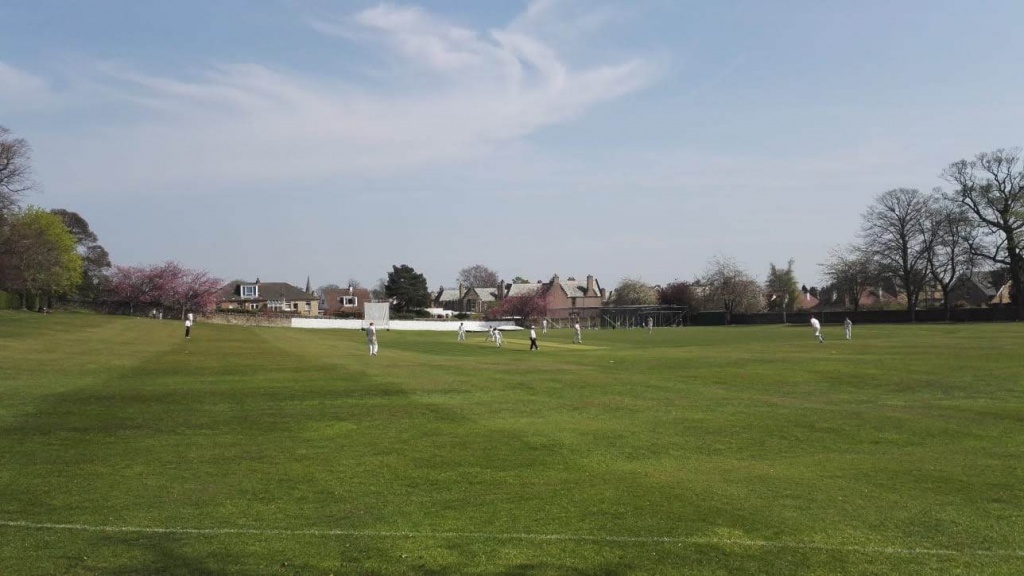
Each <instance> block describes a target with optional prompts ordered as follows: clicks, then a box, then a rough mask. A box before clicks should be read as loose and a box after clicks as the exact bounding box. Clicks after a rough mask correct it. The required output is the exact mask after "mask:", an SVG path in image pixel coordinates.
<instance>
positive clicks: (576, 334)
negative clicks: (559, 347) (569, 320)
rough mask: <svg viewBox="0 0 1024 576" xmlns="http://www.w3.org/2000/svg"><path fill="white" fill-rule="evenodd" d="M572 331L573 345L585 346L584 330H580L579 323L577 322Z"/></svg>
mask: <svg viewBox="0 0 1024 576" xmlns="http://www.w3.org/2000/svg"><path fill="white" fill-rule="evenodd" d="M572 330H573V335H572V343H573V344H583V332H582V331H581V330H582V329H581V328H580V323H579V321H577V322H576V323H575V324H573V325H572Z"/></svg>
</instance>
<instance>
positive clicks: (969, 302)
mask: <svg viewBox="0 0 1024 576" xmlns="http://www.w3.org/2000/svg"><path fill="white" fill-rule="evenodd" d="M986 276H987V274H977V273H976V274H963V275H961V276H960V277H958V278H957V279H956V280H954V281H953V283H952V284H951V285H950V286H949V301H950V302H952V303H953V306H957V307H971V308H976V307H980V306H989V305H991V304H992V303H993V300H997V299H998V298H999V292H1000V290H999V289H997V288H996V287H995V286H993V285H992V283H991V282H989V281H988V280H987V278H986Z"/></svg>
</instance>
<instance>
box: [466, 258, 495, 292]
mask: <svg viewBox="0 0 1024 576" xmlns="http://www.w3.org/2000/svg"><path fill="white" fill-rule="evenodd" d="M458 281H459V282H461V283H462V285H463V286H467V287H470V288H476V287H480V286H486V287H488V288H493V287H495V286H497V285H498V282H500V281H501V280H500V279H499V278H498V273H497V272H495V271H494V270H491V269H490V268H488V267H487V266H484V265H483V264H474V265H472V266H467V267H465V268H463V269H462V270H459V278H458Z"/></svg>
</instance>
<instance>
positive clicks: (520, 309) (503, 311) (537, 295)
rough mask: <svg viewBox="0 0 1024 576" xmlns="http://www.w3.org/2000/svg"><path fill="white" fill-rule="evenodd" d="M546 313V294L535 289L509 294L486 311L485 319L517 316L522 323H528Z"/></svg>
mask: <svg viewBox="0 0 1024 576" xmlns="http://www.w3.org/2000/svg"><path fill="white" fill-rule="evenodd" d="M547 314H548V296H547V294H546V293H544V292H542V291H540V290H537V291H536V292H532V293H530V294H524V295H520V296H509V297H507V298H504V299H503V300H502V301H501V303H500V304H498V305H497V306H495V307H494V308H491V309H490V310H488V311H487V314H486V316H487V319H489V320H496V319H498V318H517V319H519V322H520V323H522V324H529V323H530V322H532V321H535V320H538V319H540V318H543V317H545V316H547Z"/></svg>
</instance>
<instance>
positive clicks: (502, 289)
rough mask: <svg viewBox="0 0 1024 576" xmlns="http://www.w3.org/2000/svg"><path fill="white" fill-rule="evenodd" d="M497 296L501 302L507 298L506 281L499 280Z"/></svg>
mask: <svg viewBox="0 0 1024 576" xmlns="http://www.w3.org/2000/svg"><path fill="white" fill-rule="evenodd" d="M497 296H498V300H501V299H503V298H504V297H505V281H504V280H499V281H498V294H497Z"/></svg>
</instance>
